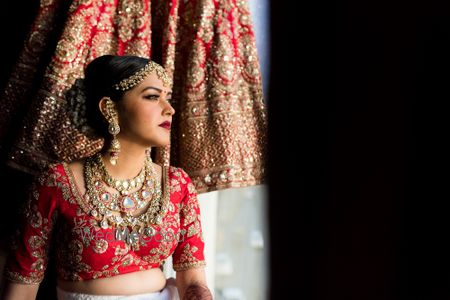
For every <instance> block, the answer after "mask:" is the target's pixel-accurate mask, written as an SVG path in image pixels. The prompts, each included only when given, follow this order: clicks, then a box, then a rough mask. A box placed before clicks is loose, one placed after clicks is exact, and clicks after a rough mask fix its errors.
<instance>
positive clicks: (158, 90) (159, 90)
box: [141, 86, 162, 93]
mask: <svg viewBox="0 0 450 300" xmlns="http://www.w3.org/2000/svg"><path fill="white" fill-rule="evenodd" d="M149 89H152V90H155V91H157V92H160V93H161V92H162V90H161V89H158V88H156V87H154V86H147V87H145V88H144V89H143V90H142V91H141V93H143V92H145V91H146V90H149Z"/></svg>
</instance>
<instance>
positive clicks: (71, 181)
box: [62, 162, 170, 217]
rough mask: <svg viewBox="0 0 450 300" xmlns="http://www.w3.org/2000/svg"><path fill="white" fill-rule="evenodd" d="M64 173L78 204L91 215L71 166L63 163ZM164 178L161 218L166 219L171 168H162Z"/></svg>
mask: <svg viewBox="0 0 450 300" xmlns="http://www.w3.org/2000/svg"><path fill="white" fill-rule="evenodd" d="M62 166H63V169H64V173H66V175H67V178H68V181H69V187H70V189H71V191H72V195H73V196H74V197H75V198H76V199H77V203H78V204H79V205H80V206H81V208H82V209H83V211H84V212H85V213H86V214H87V215H90V209H89V207H87V206H86V205H85V203H84V201H83V195H82V194H81V191H80V189H79V188H78V185H77V183H76V181H75V175H74V174H73V172H72V170H71V169H70V168H69V165H68V164H67V163H66V162H63V163H62ZM161 173H162V178H161V187H162V189H163V191H162V197H163V200H162V207H161V213H160V216H161V217H164V216H165V215H166V213H167V209H168V206H169V202H170V190H169V187H170V186H169V167H168V166H164V165H163V166H162V169H161ZM150 207H151V205H149V206H148V208H147V209H149V208H150ZM146 212H147V210H146V211H144V212H142V214H145V213H146Z"/></svg>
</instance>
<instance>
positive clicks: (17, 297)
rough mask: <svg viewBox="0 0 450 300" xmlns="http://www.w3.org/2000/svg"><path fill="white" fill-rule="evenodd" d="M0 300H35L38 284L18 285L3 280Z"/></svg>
mask: <svg viewBox="0 0 450 300" xmlns="http://www.w3.org/2000/svg"><path fill="white" fill-rule="evenodd" d="M3 284H4V286H3V293H2V297H1V299H2V300H35V299H36V295H37V292H38V289H39V284H20V283H13V282H10V281H7V280H5V281H4V282H3Z"/></svg>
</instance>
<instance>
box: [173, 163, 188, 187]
mask: <svg viewBox="0 0 450 300" xmlns="http://www.w3.org/2000/svg"><path fill="white" fill-rule="evenodd" d="M169 177H170V178H171V179H176V180H180V181H181V182H183V183H186V181H191V179H190V177H189V175H188V173H187V172H186V171H185V170H184V169H183V168H181V167H175V166H169Z"/></svg>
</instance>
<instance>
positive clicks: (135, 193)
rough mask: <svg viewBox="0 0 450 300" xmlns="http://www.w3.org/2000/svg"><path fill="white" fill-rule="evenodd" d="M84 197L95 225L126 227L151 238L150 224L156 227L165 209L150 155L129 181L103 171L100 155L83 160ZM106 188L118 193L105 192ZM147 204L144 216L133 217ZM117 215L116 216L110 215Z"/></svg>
mask: <svg viewBox="0 0 450 300" xmlns="http://www.w3.org/2000/svg"><path fill="white" fill-rule="evenodd" d="M84 177H85V182H86V194H85V197H84V199H83V201H84V202H85V205H86V206H87V207H88V210H89V212H90V214H91V215H92V216H93V217H94V218H95V219H96V220H97V221H98V223H99V226H100V227H101V228H103V229H107V228H109V227H110V226H116V227H117V228H119V227H122V228H124V227H126V226H130V227H131V228H132V230H133V231H136V232H138V233H140V234H145V235H147V236H151V235H153V233H154V229H153V228H152V226H151V225H152V224H160V223H161V222H162V216H163V213H164V210H165V208H164V207H163V201H162V190H161V183H160V182H159V181H158V180H157V175H156V171H155V169H154V167H153V164H152V161H151V158H150V156H147V158H146V160H145V163H144V166H143V168H142V170H141V171H140V172H139V174H138V175H137V176H136V177H134V178H132V179H125V180H122V179H114V178H113V177H112V176H110V175H109V173H108V172H107V170H106V167H105V165H104V163H103V159H102V157H101V154H100V153H98V154H96V155H94V156H91V157H89V158H87V159H86V162H85V165H84ZM106 187H109V188H112V189H114V190H116V191H118V193H111V192H109V191H108V190H107V189H106ZM146 205H148V208H147V210H146V212H145V213H143V214H141V215H139V216H133V215H132V213H133V212H134V211H136V210H137V209H140V208H143V207H145V206H146ZM117 212H118V213H120V215H117V214H114V213H117Z"/></svg>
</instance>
